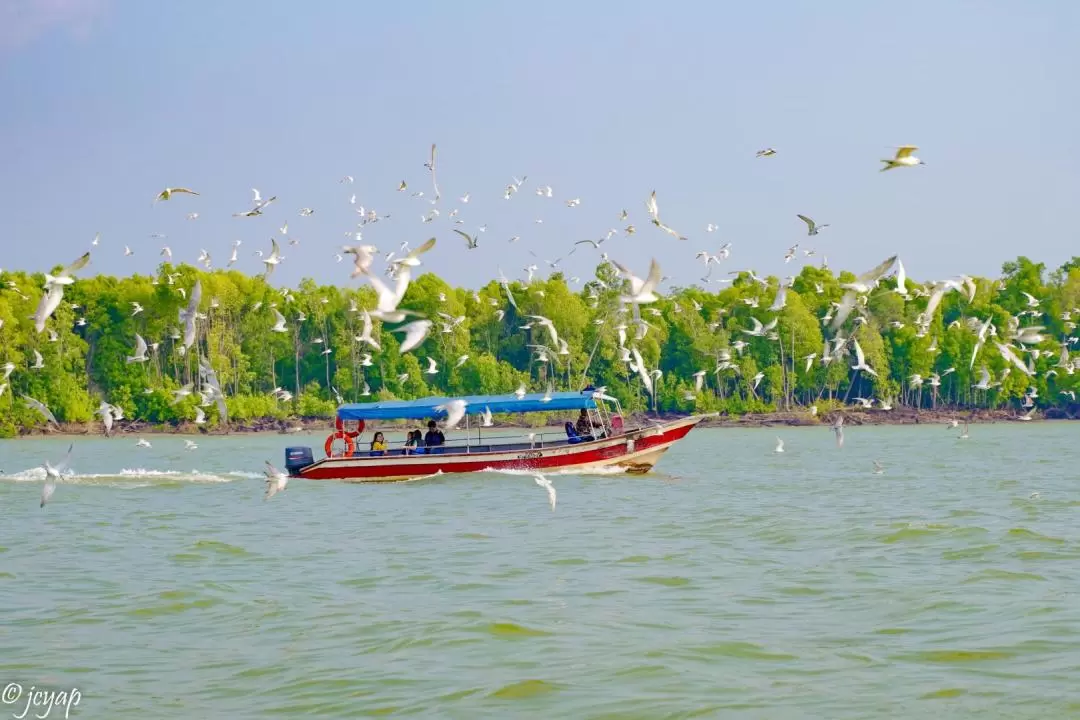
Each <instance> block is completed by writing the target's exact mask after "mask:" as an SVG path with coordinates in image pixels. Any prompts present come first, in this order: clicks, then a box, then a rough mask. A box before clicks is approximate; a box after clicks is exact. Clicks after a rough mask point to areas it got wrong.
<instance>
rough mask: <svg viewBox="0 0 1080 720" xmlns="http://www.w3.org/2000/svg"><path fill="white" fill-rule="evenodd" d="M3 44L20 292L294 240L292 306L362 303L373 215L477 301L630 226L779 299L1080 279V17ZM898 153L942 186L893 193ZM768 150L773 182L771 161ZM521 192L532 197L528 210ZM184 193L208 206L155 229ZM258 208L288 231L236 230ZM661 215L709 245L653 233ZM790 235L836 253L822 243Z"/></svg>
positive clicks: (364, 12) (220, 22) (180, 10)
mask: <svg viewBox="0 0 1080 720" xmlns="http://www.w3.org/2000/svg"><path fill="white" fill-rule="evenodd" d="M0 26H3V27H2V28H0V98H2V101H0V159H2V160H0V198H2V200H0V207H2V209H3V217H4V231H3V236H2V237H3V239H2V240H0V248H2V250H0V267H4V268H21V269H31V270H44V269H46V268H48V267H50V266H51V265H53V264H54V263H55V262H62V261H68V260H70V259H73V258H74V257H75V256H76V255H77V254H78V253H80V252H81V251H83V250H84V249H86V248H87V247H88V246H89V243H90V240H91V239H92V237H93V236H94V233H95V232H97V231H100V232H101V233H102V244H101V247H100V250H99V252H97V253H96V254H95V256H94V259H93V267H94V269H95V270H97V271H100V272H108V273H130V272H135V271H138V272H143V273H146V272H149V271H151V270H152V269H153V268H154V267H155V266H156V264H157V263H158V262H159V260H160V258H159V256H158V253H159V251H160V247H161V245H162V244H163V242H167V243H168V244H170V245H171V247H172V249H173V251H174V253H175V255H176V258H177V259H178V260H184V261H187V262H192V263H193V262H194V261H195V259H196V257H197V256H198V254H199V250H200V249H201V248H205V249H207V250H209V251H210V252H211V254H212V255H213V257H214V259H215V265H219V266H220V265H223V264H224V262H225V260H226V259H227V258H228V254H229V248H230V243H231V241H232V240H234V239H239V240H242V241H243V243H244V244H243V246H242V248H241V249H242V250H243V251H244V252H243V253H242V254H241V263H240V265H239V266H238V267H240V268H242V269H245V270H248V271H251V272H257V271H259V270H260V269H261V265H260V264H259V263H258V261H257V260H256V259H255V258H253V257H252V255H251V253H252V251H254V250H256V249H268V248H269V238H270V237H271V236H272V235H275V234H277V228H278V226H280V225H281V223H282V222H283V221H284V220H286V219H287V220H288V221H289V229H290V235H291V236H295V237H297V238H299V239H300V241H301V245H300V246H299V247H288V246H285V247H283V254H285V255H286V260H285V262H284V263H283V264H282V265H281V266H280V268H279V270H278V272H277V273H276V274H275V278H274V279H275V282H278V283H288V284H294V283H295V282H297V281H298V280H299V279H300V278H301V277H313V278H315V279H316V280H318V281H320V282H326V283H331V282H333V283H338V284H347V283H349V282H350V281H349V280H348V268H347V267H345V266H338V265H335V264H334V262H333V259H332V255H333V253H334V252H335V250H336V248H337V247H338V246H339V245H340V244H341V243H342V242H343V241H344V237H343V233H344V232H346V231H348V230H350V229H353V228H354V227H355V224H356V221H357V219H358V218H357V217H356V215H355V213H354V212H353V210H352V206H350V204H349V202H348V199H349V196H350V195H351V194H352V193H354V192H355V193H356V195H357V202H358V204H362V205H364V206H366V207H368V208H374V209H376V210H377V211H379V212H380V214H384V213H392V215H393V217H392V218H391V220H389V221H387V222H381V223H379V224H377V225H375V226H369V228H368V229H367V230H365V233H364V235H365V237H364V240H365V242H369V243H373V244H376V245H378V246H379V247H380V249H383V250H387V251H388V250H391V249H394V248H396V246H397V245H398V244H399V243H400V242H401V241H403V240H409V241H411V242H412V243H413V244H414V245H415V244H417V243H418V242H420V241H422V240H424V239H426V238H427V237H429V236H431V235H435V236H437V237H438V238H439V246H438V247H437V248H436V250H435V251H433V252H432V253H431V254H430V255H429V256H428V261H427V263H426V265H427V268H428V269H429V270H432V271H435V272H438V273H439V274H440V275H442V276H443V277H445V278H446V279H447V280H448V281H449V282H451V283H454V284H464V285H470V286H474V285H477V284H479V283H482V282H484V281H485V280H487V279H488V278H491V277H493V276H495V275H496V274H497V270H496V268H497V267H499V266H501V267H502V268H503V269H504V270H505V271H506V272H507V274H521V273H520V269H521V268H523V267H524V266H525V265H526V264H528V263H529V262H531V261H532V260H533V259H532V258H531V257H530V256H529V254H528V251H529V250H530V249H531V250H533V251H535V252H536V253H537V254H538V255H539V256H541V257H544V258H551V259H554V258H555V257H557V256H559V255H563V254H565V252H566V250H568V249H569V247H570V246H571V244H572V243H573V242H574V241H575V240H581V239H586V238H594V239H596V238H599V237H601V236H602V235H603V234H604V233H605V231H607V230H608V229H609V228H620V229H621V228H622V227H623V226H624V225H625V223H620V222H619V219H618V215H619V212H620V211H621V210H622V209H623V208H627V209H628V210H629V211H630V214H631V221H632V222H633V223H634V224H635V225H636V226H637V227H638V233H637V234H636V235H634V236H633V237H631V238H626V237H625V236H623V235H622V233H620V234H619V235H617V236H616V237H614V238H612V239H611V240H610V241H609V242H607V243H605V244H604V245H603V246H602V249H604V250H607V251H608V252H609V253H610V255H611V256H612V257H613V258H615V259H619V260H621V261H623V262H626V263H628V264H631V265H633V266H636V267H639V268H641V269H642V270H643V271H644V269H645V266H646V265H647V263H648V259H649V257H650V256H655V257H657V258H658V259H659V260H660V262H661V265H662V266H663V268H664V271H665V273H667V274H670V275H672V276H674V277H675V281H674V282H676V283H677V284H690V283H692V282H694V281H695V280H696V279H697V278H699V277H700V276H701V275H702V269H701V266H700V265H699V264H697V263H695V261H694V259H693V257H694V254H695V253H696V252H697V251H699V250H709V251H710V252H715V250H716V249H717V248H718V247H719V246H720V245H721V244H722V243H724V242H731V243H733V248H732V256H731V258H730V260H729V261H728V264H729V266H730V267H726V268H724V269H725V270H727V269H736V268H745V267H753V268H756V269H757V270H758V271H759V272H762V273H770V274H788V273H792V272H795V271H797V266H796V264H795V263H792V265H790V266H787V267H785V266H784V264H783V260H782V258H783V255H784V252H785V250H786V248H787V247H788V246H790V245H791V244H793V243H795V242H802V243H803V247H814V248H816V249H817V250H818V251H819V252H820V253H822V254H825V255H827V256H828V258H829V262H830V265H831V266H832V267H834V268H844V269H853V270H865V269H867V268H869V267H870V266H872V265H873V264H875V263H876V262H877V261H879V260H881V259H882V258H884V257H885V256H887V255H889V254H891V253H893V252H899V253H900V254H901V257H902V258H903V259H904V261H905V265H907V267H908V272H909V274H911V275H912V276H914V277H916V278H919V279H938V278H942V277H946V276H950V275H954V274H957V273H961V272H968V273H977V274H996V273H997V271H998V269H999V268H1000V265H1001V263H1002V261H1004V260H1008V259H1011V258H1014V257H1015V256H1016V255H1017V254H1021V253H1023V254H1026V255H1029V256H1031V257H1032V258H1035V259H1038V260H1042V261H1045V262H1047V263H1048V264H1050V265H1052V266H1054V265H1057V264H1060V263H1061V262H1062V261H1064V260H1066V259H1067V258H1069V257H1071V256H1072V255H1073V254H1080V246H1078V245H1077V243H1076V242H1075V230H1074V228H1073V225H1074V220H1073V218H1072V211H1073V209H1074V208H1075V206H1076V198H1078V197H1080V180H1078V175H1077V169H1076V168H1077V160H1078V158H1080V153H1078V150H1080V141H1078V137H1080V135H1078V133H1077V132H1076V121H1077V118H1078V117H1080V98H1078V93H1080V91H1078V89H1077V88H1078V85H1077V82H1076V78H1075V72H1076V70H1077V68H1080V45H1078V44H1077V42H1076V33H1077V31H1078V30H1080V3H1074V2H1069V1H1067V0H1062V1H1061V2H1050V1H1045V2H1011V1H1010V2H1005V1H995V0H981V1H978V2H976V1H969V2H960V1H946V0H923V1H915V2H902V3H900V2H896V3H888V2H863V1H862V0H843V1H842V0H834V1H826V2H822V1H821V0H808V1H806V2H802V1H794V0H792V1H789V2H744V3H730V2H727V3H721V2H716V3H706V2H696V3H690V2H672V3H662V4H658V3H655V2H648V3H647V2H616V1H606V2H601V1H598V2H588V3H581V2H568V1H564V0H548V1H546V2H542V3H509V2H505V3H494V2H466V3H448V2H434V1H431V0H414V1H413V2H407V3H404V2H402V3H397V2H395V3H362V2H352V1H349V0H322V1H320V2H305V3H299V2H266V1H264V2H241V1H239V0H235V1H230V2H188V3H152V2H135V1H134V0H131V1H126V2H125V1H121V0H40V1H39V2H30V1H29V0H0ZM431 142H436V143H438V146H439V150H440V158H439V176H440V185H441V188H442V191H443V201H442V202H441V203H440V206H439V207H440V208H441V211H442V213H443V215H442V217H441V218H440V219H439V220H437V221H436V222H435V223H432V224H429V225H424V224H422V223H421V222H420V217H421V215H422V214H423V213H424V212H425V211H426V210H427V209H428V208H429V207H430V206H429V205H427V204H426V203H425V202H424V201H423V200H415V199H410V198H409V197H408V193H398V192H395V189H396V187H397V184H398V183H399V182H400V181H401V180H402V179H405V180H407V181H408V183H409V189H410V191H412V190H413V189H417V190H423V191H424V192H425V193H426V194H427V195H430V194H431V187H430V182H429V179H428V177H427V174H426V170H425V169H424V167H423V163H424V162H425V161H426V160H427V153H428V147H429V145H430V143H431ZM905 143H911V144H916V145H919V146H920V148H921V149H920V152H919V153H918V154H919V156H920V157H922V158H923V159H924V160H925V161H926V163H927V166H926V167H920V168H914V169H904V170H899V171H893V172H889V173H879V172H878V168H879V166H880V165H879V163H878V160H879V158H883V157H886V156H888V155H889V154H890V153H891V151H890V147H891V146H895V145H899V144H905ZM766 146H773V147H776V148H777V149H778V150H779V155H777V156H776V157H774V158H770V159H764V160H759V159H755V157H754V153H755V151H756V150H758V149H760V148H764V147H766ZM346 174H348V175H353V176H354V177H355V178H356V182H355V184H353V185H351V186H345V185H341V184H339V183H338V180H339V179H340V178H341V177H342V176H343V175H346ZM514 175H517V176H518V177H521V176H522V175H528V182H527V184H526V187H525V188H523V192H522V193H520V194H519V195H517V196H515V197H514V198H513V199H512V200H510V201H506V200H504V199H503V197H502V190H503V188H504V187H505V185H506V184H507V183H508V182H510V180H511V178H512V176H514ZM537 184H544V185H551V186H552V187H553V188H554V191H555V198H554V199H546V198H540V197H537V196H536V194H535V192H534V190H535V188H536V186H537ZM170 185H171V186H187V187H192V188H194V189H196V190H199V191H200V192H201V193H202V196H201V197H197V198H192V197H186V196H184V197H179V198H178V199H174V200H172V201H170V202H168V203H161V204H159V205H157V206H156V207H152V206H151V200H152V199H153V197H154V195H155V194H156V193H157V192H158V191H159V190H161V189H162V188H164V187H166V186H170ZM252 187H258V188H260V189H261V190H262V191H263V194H264V195H271V194H276V195H277V196H278V198H279V200H278V202H277V203H276V204H275V205H273V206H271V208H270V209H269V210H268V211H267V213H266V215H265V216H264V217H261V218H255V219H238V218H233V217H231V213H232V212H235V211H239V210H243V209H246V208H247V207H248V204H249V200H250V197H251V195H250V188H252ZM653 189H656V190H657V191H658V197H659V200H660V209H661V217H662V218H664V219H665V220H666V222H667V223H669V224H670V225H672V226H673V227H675V228H676V229H678V230H680V231H681V232H682V233H683V234H686V235H689V236H690V240H689V241H687V242H679V241H677V240H675V239H674V238H671V237H670V236H667V235H664V234H663V233H661V232H660V231H659V230H658V229H656V228H654V227H652V226H651V225H649V224H648V221H647V217H646V215H645V212H644V202H645V199H646V198H647V196H648V194H649V192H650V191H651V190H653ZM465 192H469V193H471V200H470V202H469V203H468V204H467V205H461V204H460V203H458V202H457V201H456V198H457V197H458V196H459V195H461V194H463V193H465ZM578 197H579V198H581V205H580V206H579V207H576V208H568V207H566V205H565V201H566V200H567V199H570V198H578ZM455 206H457V207H460V208H461V217H463V218H464V219H465V221H466V223H465V224H464V225H462V226H460V227H462V228H463V229H465V230H467V231H469V232H474V231H475V230H476V228H477V227H478V226H480V225H482V224H486V225H487V232H486V233H484V234H483V235H481V238H480V244H481V248H480V249H479V250H474V251H466V250H465V244H464V242H463V241H462V240H461V239H460V238H459V237H458V236H457V235H455V234H453V233H452V232H451V228H452V227H453V225H451V223H450V221H449V220H448V219H447V215H448V213H449V211H450V210H451V209H452V208H453V207H455ZM302 207H312V208H314V209H315V210H316V213H315V215H314V216H312V217H308V218H302V217H299V215H298V211H299V209H300V208H302ZM193 211H194V212H198V213H199V215H200V216H199V218H198V219H197V220H194V221H189V220H187V219H185V216H186V214H187V213H188V212H193ZM796 213H804V214H808V215H810V216H812V217H814V218H815V219H817V220H818V221H819V222H827V223H831V224H832V227H830V228H828V229H826V230H824V231H823V232H822V233H821V235H819V236H818V237H816V238H807V237H806V234H805V228H804V227H803V225H802V223H800V222H799V221H798V220H797V219H796V218H795V214H796ZM537 218H542V219H543V220H544V223H543V224H542V225H537V224H536V223H535V222H534V221H535V220H536V219H537ZM708 223H715V224H717V225H718V226H719V230H717V231H716V232H713V233H707V232H705V226H706V224H708ZM151 233H163V234H165V235H167V236H168V239H167V240H166V241H160V240H157V239H152V238H151V237H150V235H151ZM514 235H520V236H521V238H522V239H521V241H520V242H519V243H517V244H515V245H510V244H509V243H508V242H507V241H508V239H509V238H510V237H511V236H514ZM124 245H130V246H131V247H132V248H133V249H134V250H135V251H136V255H135V256H134V257H130V258H125V257H123V246H124ZM818 259H820V258H815V259H813V260H815V261H816V260H818ZM597 260H598V255H597V253H596V251H594V250H591V249H588V248H586V247H584V246H583V248H582V249H579V251H578V252H577V253H576V254H575V255H574V256H573V257H571V258H570V259H569V260H568V261H566V262H565V268H566V271H567V273H568V274H571V275H573V274H578V275H583V276H585V275H591V272H592V269H593V268H594V267H595V265H596V263H597ZM717 274H719V273H717Z"/></svg>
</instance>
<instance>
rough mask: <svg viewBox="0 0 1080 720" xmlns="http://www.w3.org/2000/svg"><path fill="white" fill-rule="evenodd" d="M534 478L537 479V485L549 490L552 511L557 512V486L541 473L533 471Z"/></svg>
mask: <svg viewBox="0 0 1080 720" xmlns="http://www.w3.org/2000/svg"><path fill="white" fill-rule="evenodd" d="M533 480H535V481H536V484H537V485H539V486H540V487H542V488H544V489H545V490H547V496H548V504H549V505H551V511H552V512H555V502H556V500H557V496H556V494H555V486H554V485H552V484H551V481H550V480H548V479H547V478H546V477H544V476H543V475H541V474H540V473H533Z"/></svg>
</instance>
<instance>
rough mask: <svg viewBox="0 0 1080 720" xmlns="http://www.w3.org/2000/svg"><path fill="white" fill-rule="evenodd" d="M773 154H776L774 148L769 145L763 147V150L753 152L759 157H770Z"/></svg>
mask: <svg viewBox="0 0 1080 720" xmlns="http://www.w3.org/2000/svg"><path fill="white" fill-rule="evenodd" d="M775 154H776V149H775V148H771V147H769V148H765V149H764V150H758V151H757V153H755V154H754V157H759V158H763V157H772V156H773V155H775Z"/></svg>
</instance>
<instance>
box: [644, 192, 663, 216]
mask: <svg viewBox="0 0 1080 720" xmlns="http://www.w3.org/2000/svg"><path fill="white" fill-rule="evenodd" d="M645 207H646V208H647V209H648V211H649V216H650V217H651V218H652V219H653V220H657V221H659V220H660V208H659V206H658V205H657V204H656V191H655V190H653V191H652V195H650V196H649V199H648V200H647V201H646V202H645Z"/></svg>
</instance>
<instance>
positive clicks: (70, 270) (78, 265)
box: [60, 252, 90, 277]
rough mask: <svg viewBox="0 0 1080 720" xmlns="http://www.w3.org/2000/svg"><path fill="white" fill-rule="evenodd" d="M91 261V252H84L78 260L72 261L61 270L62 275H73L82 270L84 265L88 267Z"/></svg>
mask: <svg viewBox="0 0 1080 720" xmlns="http://www.w3.org/2000/svg"><path fill="white" fill-rule="evenodd" d="M89 262H90V253H89V252H87V253H84V254H83V255H82V256H81V257H79V259H78V260H76V261H75V262H73V263H71V264H70V265H68V266H67V267H66V268H64V269H63V270H61V271H60V277H65V276H67V275H72V274H74V273H77V272H78V271H79V270H82V269H83V268H84V267H86V265H87V263H89Z"/></svg>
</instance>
